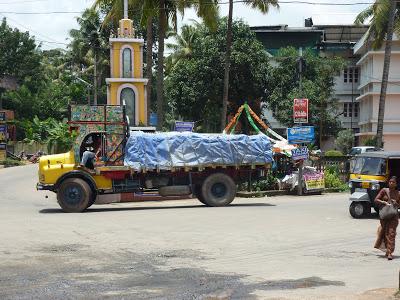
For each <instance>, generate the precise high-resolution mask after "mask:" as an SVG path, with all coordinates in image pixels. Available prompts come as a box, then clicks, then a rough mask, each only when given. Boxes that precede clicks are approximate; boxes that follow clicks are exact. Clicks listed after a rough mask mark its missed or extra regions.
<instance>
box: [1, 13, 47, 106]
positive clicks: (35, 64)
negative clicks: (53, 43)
mask: <svg viewBox="0 0 400 300" xmlns="http://www.w3.org/2000/svg"><path fill="white" fill-rule="evenodd" d="M0 54H1V55H0V78H2V77H3V76H5V75H7V76H11V77H12V78H15V79H16V80H17V82H18V83H19V84H23V83H25V84H26V85H27V86H28V87H29V88H30V89H35V88H36V87H37V82H38V81H40V79H41V77H42V74H43V73H42V72H41V65H40V51H39V48H38V47H37V45H36V43H35V39H34V38H33V37H31V36H30V35H29V33H28V32H21V31H19V30H18V29H16V28H14V29H12V28H11V27H10V26H8V24H7V21H6V19H5V18H4V19H3V20H2V22H1V24H0ZM4 91H5V90H4V89H1V88H0V108H1V106H2V97H1V96H2V93H4Z"/></svg>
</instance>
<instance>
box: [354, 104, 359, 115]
mask: <svg viewBox="0 0 400 300" xmlns="http://www.w3.org/2000/svg"><path fill="white" fill-rule="evenodd" d="M359 111H360V105H359V103H354V117H355V118H358V112H359Z"/></svg>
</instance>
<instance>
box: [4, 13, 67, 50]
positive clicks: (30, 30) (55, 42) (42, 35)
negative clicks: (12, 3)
mask: <svg viewBox="0 0 400 300" xmlns="http://www.w3.org/2000/svg"><path fill="white" fill-rule="evenodd" d="M0 15H2V16H4V17H5V18H6V19H8V20H11V21H12V22H14V23H15V24H17V25H19V26H21V27H22V28H25V29H26V30H28V31H29V32H33V33H36V34H37V35H38V36H41V37H43V38H45V39H49V40H52V41H44V40H43V41H41V42H46V43H53V44H64V45H67V44H66V43H62V42H59V41H57V40H55V39H53V38H51V37H49V36H46V35H44V34H42V33H40V32H38V31H36V30H33V29H32V28H29V27H26V26H25V25H23V24H21V23H19V22H18V21H16V20H14V19H12V18H10V17H7V16H5V15H4V14H2V13H0ZM38 41H39V40H38Z"/></svg>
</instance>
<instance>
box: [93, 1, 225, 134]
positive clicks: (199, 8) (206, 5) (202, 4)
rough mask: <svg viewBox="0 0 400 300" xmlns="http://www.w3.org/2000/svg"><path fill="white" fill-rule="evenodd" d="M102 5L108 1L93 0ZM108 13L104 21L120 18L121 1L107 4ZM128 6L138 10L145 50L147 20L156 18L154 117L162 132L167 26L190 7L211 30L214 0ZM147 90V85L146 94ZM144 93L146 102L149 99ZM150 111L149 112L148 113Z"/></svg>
mask: <svg viewBox="0 0 400 300" xmlns="http://www.w3.org/2000/svg"><path fill="white" fill-rule="evenodd" d="M102 4H103V5H104V4H106V5H107V4H110V0H96V2H95V4H94V5H95V6H97V7H98V6H100V5H102ZM111 5H112V6H111V10H110V12H109V14H108V15H107V17H106V19H105V21H107V20H110V19H114V18H115V17H117V16H120V15H121V14H120V12H122V7H123V2H122V0H114V1H111ZM129 5H131V6H132V7H136V8H141V10H142V18H141V23H142V24H146V26H147V40H148V45H147V49H152V47H150V46H151V45H152V43H151V44H150V43H149V41H152V38H150V36H149V34H150V31H151V30H150V28H149V26H150V24H152V22H151V19H153V18H155V17H156V16H158V26H159V27H158V40H159V42H158V56H157V57H158V65H157V115H158V126H157V127H158V129H162V127H163V124H164V48H165V41H164V40H165V37H166V32H167V29H168V27H169V24H172V26H173V28H174V30H175V31H176V28H177V15H178V12H179V13H181V14H183V13H184V11H185V9H187V8H194V9H195V10H196V12H197V15H198V16H199V17H201V18H202V19H203V20H204V22H205V23H206V25H208V26H209V27H210V28H215V26H216V20H217V17H218V7H217V0H129ZM146 58H148V60H147V68H146V70H147V72H148V73H147V74H146V75H147V77H148V78H149V79H151V77H152V76H151V74H149V73H150V72H151V66H152V64H149V62H150V61H151V56H150V53H147V56H146ZM150 89H151V87H150V86H149V85H148V90H147V91H149V90H150ZM149 95H151V91H150V94H149V93H148V95H147V96H148V99H149V98H150V97H149ZM148 111H150V110H148Z"/></svg>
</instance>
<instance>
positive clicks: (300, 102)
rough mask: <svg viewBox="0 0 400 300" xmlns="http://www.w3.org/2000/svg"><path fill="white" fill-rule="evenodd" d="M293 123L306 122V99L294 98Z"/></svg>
mask: <svg viewBox="0 0 400 300" xmlns="http://www.w3.org/2000/svg"><path fill="white" fill-rule="evenodd" d="M293 120H294V123H296V124H299V123H308V99H294V101H293Z"/></svg>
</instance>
